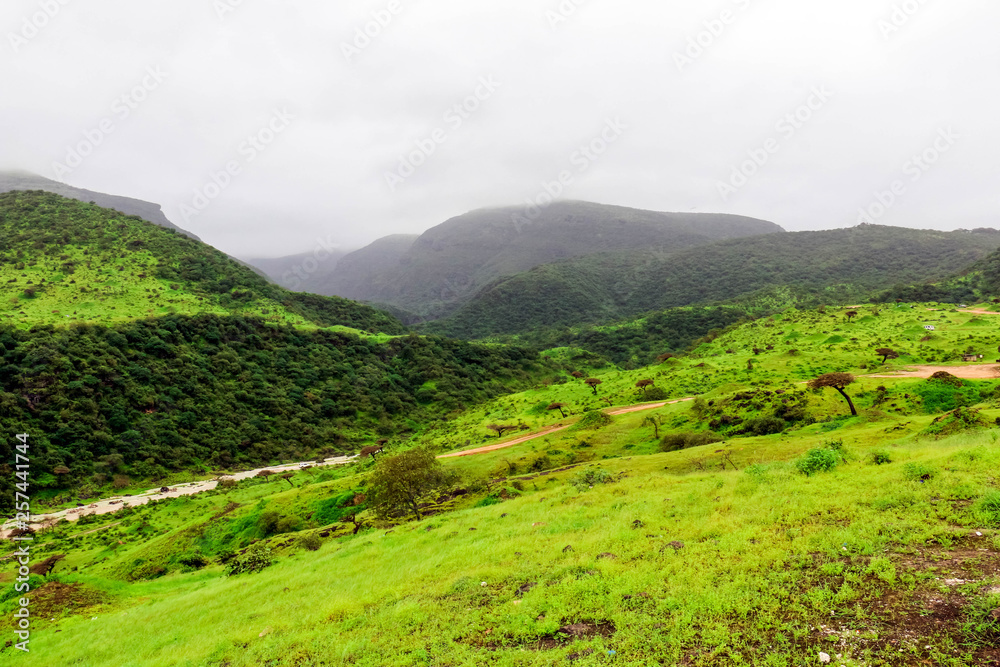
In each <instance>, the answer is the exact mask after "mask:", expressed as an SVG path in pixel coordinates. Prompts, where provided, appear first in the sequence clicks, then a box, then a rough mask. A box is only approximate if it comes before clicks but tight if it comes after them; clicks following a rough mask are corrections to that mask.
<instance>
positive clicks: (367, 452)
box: [358, 443, 385, 461]
mask: <svg viewBox="0 0 1000 667" xmlns="http://www.w3.org/2000/svg"><path fill="white" fill-rule="evenodd" d="M384 449H385V444H384V443H382V444H378V445H369V446H368V447H362V448H361V451H360V452H358V456H360V457H361V458H364V457H366V456H370V457H372V461H374V460H375V455H376V454H381V453H382V451H383V450H384Z"/></svg>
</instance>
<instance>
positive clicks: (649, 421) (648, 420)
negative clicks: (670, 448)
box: [642, 415, 663, 440]
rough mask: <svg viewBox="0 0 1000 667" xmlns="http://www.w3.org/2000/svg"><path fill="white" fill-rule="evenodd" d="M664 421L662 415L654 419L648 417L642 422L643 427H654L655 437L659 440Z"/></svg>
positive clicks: (655, 416) (654, 416) (653, 417)
mask: <svg viewBox="0 0 1000 667" xmlns="http://www.w3.org/2000/svg"><path fill="white" fill-rule="evenodd" d="M661 419H663V418H662V417H661V416H660V415H653V416H652V417H646V418H644V419H643V420H642V425H643V426H645V425H646V424H650V425H651V426H652V427H653V437H654V438H656V439H657V440H659V439H660V420H661Z"/></svg>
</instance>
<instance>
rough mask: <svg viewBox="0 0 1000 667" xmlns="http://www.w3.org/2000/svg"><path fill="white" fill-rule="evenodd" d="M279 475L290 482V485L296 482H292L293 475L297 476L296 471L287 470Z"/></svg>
mask: <svg viewBox="0 0 1000 667" xmlns="http://www.w3.org/2000/svg"><path fill="white" fill-rule="evenodd" d="M279 477H281V479H283V480H285V481H286V482H288V485H289V486H295V484H294V483H293V482H292V477H295V473H294V472H286V473H284V474H283V475H279Z"/></svg>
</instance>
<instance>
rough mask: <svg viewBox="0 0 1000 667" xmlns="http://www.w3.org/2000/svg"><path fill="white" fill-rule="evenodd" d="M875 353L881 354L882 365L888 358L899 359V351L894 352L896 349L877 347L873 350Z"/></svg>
mask: <svg viewBox="0 0 1000 667" xmlns="http://www.w3.org/2000/svg"><path fill="white" fill-rule="evenodd" d="M875 354H879V355H881V356H882V365H883V366H884V365H885V362H886V361H888V360H889V359H899V352H896V350H893V349H891V348H888V347H880V348H879V349H877V350H875Z"/></svg>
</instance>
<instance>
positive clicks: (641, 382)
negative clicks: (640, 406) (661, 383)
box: [635, 380, 655, 395]
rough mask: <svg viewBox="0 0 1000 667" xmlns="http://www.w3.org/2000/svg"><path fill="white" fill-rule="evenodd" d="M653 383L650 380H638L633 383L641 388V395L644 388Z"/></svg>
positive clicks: (644, 390) (644, 391)
mask: <svg viewBox="0 0 1000 667" xmlns="http://www.w3.org/2000/svg"><path fill="white" fill-rule="evenodd" d="M654 384H655V383H654V382H653V381H652V380H639V381H638V382H636V383H635V386H636V387H638V388H639V389H642V393H643V395H645V393H646V390H647V389H649V388H650V387H652V386H653V385H654Z"/></svg>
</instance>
